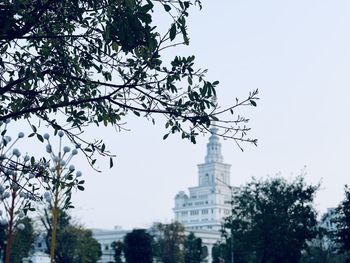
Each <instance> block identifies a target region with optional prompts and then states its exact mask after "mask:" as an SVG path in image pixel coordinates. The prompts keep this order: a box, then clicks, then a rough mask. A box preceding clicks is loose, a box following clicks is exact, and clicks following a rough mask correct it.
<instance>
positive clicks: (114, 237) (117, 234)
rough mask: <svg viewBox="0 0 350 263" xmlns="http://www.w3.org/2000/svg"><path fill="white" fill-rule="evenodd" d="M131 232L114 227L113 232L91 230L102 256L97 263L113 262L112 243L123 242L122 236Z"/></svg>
mask: <svg viewBox="0 0 350 263" xmlns="http://www.w3.org/2000/svg"><path fill="white" fill-rule="evenodd" d="M129 232H131V230H123V229H121V228H120V227H115V228H114V229H113V230H104V229H92V235H93V237H94V238H95V239H96V240H97V241H98V243H100V245H101V252H102V256H101V257H100V259H99V261H98V262H99V263H109V262H114V249H113V248H112V243H113V242H115V241H123V238H124V236H125V235H126V234H127V233H129Z"/></svg>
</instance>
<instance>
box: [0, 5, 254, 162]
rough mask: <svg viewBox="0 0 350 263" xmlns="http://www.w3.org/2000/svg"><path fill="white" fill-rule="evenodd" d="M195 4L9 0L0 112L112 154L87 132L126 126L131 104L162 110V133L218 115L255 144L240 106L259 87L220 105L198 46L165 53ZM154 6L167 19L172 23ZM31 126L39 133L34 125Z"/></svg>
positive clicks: (2, 19) (0, 17)
mask: <svg viewBox="0 0 350 263" xmlns="http://www.w3.org/2000/svg"><path fill="white" fill-rule="evenodd" d="M192 6H199V7H201V3H200V1H199V0H193V1H183V0H176V1H166V0H164V1H163V0H153V1H151V0H146V1H144V0H60V1H58V0H35V1H32V0H17V1H12V0H5V1H2V2H1V4H0V25H1V26H0V54H1V56H0V87H1V90H0V95H1V96H0V100H1V103H0V121H5V120H8V119H15V120H19V119H30V118H32V117H36V118H38V119H39V120H41V121H42V122H44V123H46V124H48V125H49V126H52V127H53V128H55V129H63V130H64V131H65V132H66V133H67V134H68V135H69V137H70V138H71V140H73V141H76V142H77V143H80V144H84V148H83V149H85V153H86V154H87V156H89V157H91V154H92V153H93V152H96V151H97V152H99V153H100V154H106V152H105V146H104V145H103V144H101V142H100V141H97V142H89V141H85V140H84V139H82V137H81V136H79V135H80V131H81V130H82V129H83V127H85V125H88V124H91V123H95V124H96V125H100V124H103V125H109V124H110V125H114V126H116V127H117V128H119V129H122V128H123V127H124V126H123V122H124V117H125V116H126V115H127V114H129V113H133V114H135V115H136V116H142V117H145V118H147V119H150V120H152V121H153V122H154V116H155V115H163V116H164V117H165V118H164V120H165V127H166V128H167V132H166V135H165V136H164V138H166V137H167V136H168V135H169V134H172V133H177V132H179V133H181V135H182V138H187V139H190V140H191V141H192V142H195V137H196V135H197V134H198V132H203V131H204V132H205V131H206V130H208V127H209V125H210V124H211V125H215V126H217V127H218V128H219V131H218V133H219V135H221V136H223V137H225V138H231V139H233V140H234V141H236V142H237V143H238V144H239V143H240V142H243V141H248V142H252V143H254V144H255V143H256V140H255V139H249V138H247V137H246V133H247V132H248V131H249V128H248V127H246V126H245V123H246V122H247V121H248V120H247V119H246V118H244V117H241V116H239V115H236V112H235V113H234V112H233V110H234V109H235V108H236V107H238V106H241V105H253V106H256V100H257V97H256V95H257V91H253V92H251V93H250V94H249V95H248V96H247V98H246V99H244V100H242V101H238V100H236V101H233V103H232V105H231V106H228V107H227V108H222V107H220V106H219V105H218V104H217V102H216V100H215V99H214V98H215V96H216V89H215V88H216V87H217V85H218V84H219V82H218V81H213V82H211V81H208V80H206V79H205V72H206V70H197V69H196V68H195V66H194V60H195V57H194V56H188V57H182V56H179V55H178V56H175V57H173V58H172V59H170V60H169V59H168V58H167V57H166V56H165V55H164V52H165V51H166V50H167V49H170V48H175V47H176V46H178V45H188V44H189V36H188V34H187V24H186V19H187V17H188V16H189V11H190V8H191V7H192ZM155 16H157V17H158V16H159V17H161V18H162V21H163V22H162V23H164V24H166V23H168V27H166V29H165V30H161V29H160V26H159V25H157V24H156V23H155V19H154V17H155ZM162 27H163V25H162ZM227 113H228V114H229V115H230V113H231V114H233V115H234V117H232V116H227V115H226V114H227ZM213 121H215V123H214V124H213ZM67 124H68V125H67ZM74 128H77V129H74ZM33 130H34V133H35V134H38V131H37V129H36V127H35V126H34V127H33ZM38 135H39V136H38V138H39V139H42V138H41V137H40V134H38ZM90 161H91V162H93V159H90Z"/></svg>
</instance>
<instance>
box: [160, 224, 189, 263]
mask: <svg viewBox="0 0 350 263" xmlns="http://www.w3.org/2000/svg"><path fill="white" fill-rule="evenodd" d="M155 232H156V234H155V236H156V240H155V256H156V258H157V259H159V260H161V261H162V262H163V263H184V251H183V246H184V242H185V238H186V237H185V228H184V227H183V225H181V224H180V223H179V222H173V223H171V224H161V223H159V224H157V225H156V226H155Z"/></svg>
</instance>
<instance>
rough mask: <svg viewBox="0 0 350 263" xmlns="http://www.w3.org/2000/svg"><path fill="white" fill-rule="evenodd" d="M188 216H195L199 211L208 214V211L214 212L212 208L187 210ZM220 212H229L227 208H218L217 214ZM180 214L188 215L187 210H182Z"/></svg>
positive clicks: (227, 213) (225, 213)
mask: <svg viewBox="0 0 350 263" xmlns="http://www.w3.org/2000/svg"><path fill="white" fill-rule="evenodd" d="M189 212H190V213H189V214H190V216H196V215H199V213H201V214H202V215H207V214H209V212H211V213H212V214H214V209H213V208H211V209H202V210H191V211H189ZM221 212H223V213H224V215H229V214H230V210H229V209H221V208H219V214H221ZM180 215H181V216H188V211H182V212H181V214H180ZM177 216H179V212H177Z"/></svg>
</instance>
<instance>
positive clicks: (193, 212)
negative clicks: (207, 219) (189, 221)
mask: <svg viewBox="0 0 350 263" xmlns="http://www.w3.org/2000/svg"><path fill="white" fill-rule="evenodd" d="M190 215H191V216H195V215H199V210H192V211H190Z"/></svg>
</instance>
